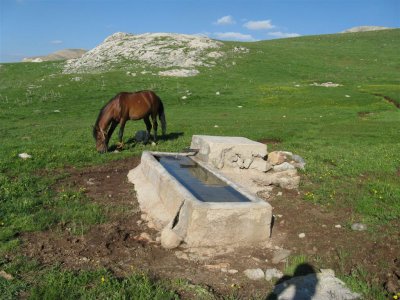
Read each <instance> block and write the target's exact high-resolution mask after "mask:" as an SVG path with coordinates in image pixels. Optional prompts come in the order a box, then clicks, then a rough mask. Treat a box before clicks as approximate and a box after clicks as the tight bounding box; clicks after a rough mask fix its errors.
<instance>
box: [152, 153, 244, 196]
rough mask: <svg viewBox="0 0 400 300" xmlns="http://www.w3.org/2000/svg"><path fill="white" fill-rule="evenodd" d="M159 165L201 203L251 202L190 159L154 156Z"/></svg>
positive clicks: (180, 156) (179, 156)
mask: <svg viewBox="0 0 400 300" xmlns="http://www.w3.org/2000/svg"><path fill="white" fill-rule="evenodd" d="M156 159H157V160H158V161H159V162H160V164H161V165H162V166H163V167H164V168H165V169H166V170H167V171H168V172H169V173H170V174H171V175H172V176H173V177H175V178H176V180H178V181H179V182H180V183H181V184H182V185H183V186H184V187H185V188H186V189H187V190H189V191H190V192H191V193H192V194H193V195H194V196H195V197H196V198H197V199H198V200H200V201H203V202H251V200H250V199H248V198H247V197H246V196H244V195H242V194H241V193H239V192H238V191H237V190H235V189H234V188H233V187H231V186H230V185H228V184H227V183H225V182H224V181H222V180H221V179H219V178H218V177H216V176H215V175H214V174H212V173H211V172H209V171H208V170H206V169H204V168H203V167H201V166H200V165H199V164H198V163H196V162H195V161H193V160H192V159H191V158H190V157H187V156H182V155H176V156H172V155H163V156H156Z"/></svg>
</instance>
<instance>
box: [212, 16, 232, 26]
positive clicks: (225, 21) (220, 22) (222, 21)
mask: <svg viewBox="0 0 400 300" xmlns="http://www.w3.org/2000/svg"><path fill="white" fill-rule="evenodd" d="M235 23H236V21H235V20H234V19H233V17H232V16H224V17H222V18H219V19H218V20H217V22H215V23H214V24H216V25H230V24H235Z"/></svg>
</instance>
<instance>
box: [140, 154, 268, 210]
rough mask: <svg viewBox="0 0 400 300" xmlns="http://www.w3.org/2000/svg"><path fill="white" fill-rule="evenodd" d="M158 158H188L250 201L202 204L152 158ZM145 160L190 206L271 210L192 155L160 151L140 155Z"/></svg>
mask: <svg viewBox="0 0 400 300" xmlns="http://www.w3.org/2000/svg"><path fill="white" fill-rule="evenodd" d="M157 155H158V156H160V155H165V156H177V155H180V156H189V157H190V159H192V160H193V161H194V162H196V163H198V164H199V165H200V166H201V167H203V168H205V169H206V170H207V171H209V172H211V173H212V174H214V175H215V176H216V177H217V178H219V179H221V180H222V181H224V182H225V183H226V184H228V185H230V186H232V187H233V188H234V189H236V190H237V191H238V192H239V193H241V194H242V195H243V196H245V197H247V198H248V199H249V200H250V201H249V202H204V201H201V200H199V199H197V198H196V197H195V196H194V195H193V194H192V193H191V192H190V191H189V190H188V189H187V188H186V187H184V186H183V185H182V184H181V183H180V182H179V181H178V180H177V179H176V178H175V177H173V176H172V175H171V174H170V173H169V172H168V171H167V170H166V169H165V168H164V167H163V166H162V165H161V164H160V162H159V161H158V160H157V159H156V158H155V157H154V156H157ZM143 158H145V159H147V160H148V161H149V160H150V162H151V164H152V165H153V167H155V168H157V169H159V171H161V172H160V174H161V176H165V177H166V178H167V179H168V181H169V182H170V184H172V185H175V187H177V188H178V189H179V190H181V192H183V193H184V195H183V196H184V198H185V200H189V201H191V203H192V204H194V205H196V206H199V207H200V208H204V209H237V208H246V207H248V208H254V207H260V208H261V207H263V208H265V207H270V208H271V209H272V206H271V205H270V204H269V203H268V202H266V201H264V200H262V199H261V198H259V197H257V196H256V195H254V194H252V193H250V192H249V191H248V190H246V188H245V187H243V186H241V185H239V184H237V183H235V182H233V181H232V180H230V179H229V178H227V177H225V176H224V175H223V174H221V173H219V172H217V171H216V170H213V169H212V168H210V167H209V166H208V165H207V164H205V163H204V162H202V161H200V160H199V159H197V158H196V157H192V154H190V153H180V152H160V151H143V153H142V159H143Z"/></svg>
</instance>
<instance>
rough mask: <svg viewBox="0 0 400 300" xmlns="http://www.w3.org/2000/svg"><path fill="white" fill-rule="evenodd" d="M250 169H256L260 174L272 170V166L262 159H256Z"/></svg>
mask: <svg viewBox="0 0 400 300" xmlns="http://www.w3.org/2000/svg"><path fill="white" fill-rule="evenodd" d="M250 169H254V170H257V171H260V172H268V171H269V170H271V169H272V165H271V164H270V163H269V162H267V161H266V160H263V159H262V158H260V157H256V158H255V159H253V162H252V163H251V165H250Z"/></svg>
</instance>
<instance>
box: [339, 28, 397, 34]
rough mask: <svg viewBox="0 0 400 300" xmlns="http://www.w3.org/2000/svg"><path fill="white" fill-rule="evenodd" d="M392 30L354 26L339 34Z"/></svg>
mask: <svg viewBox="0 0 400 300" xmlns="http://www.w3.org/2000/svg"><path fill="white" fill-rule="evenodd" d="M387 29H394V28H391V27H383V26H356V27H352V28H349V29H346V30H344V31H342V32H341V33H351V32H364V31H376V30H387Z"/></svg>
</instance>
